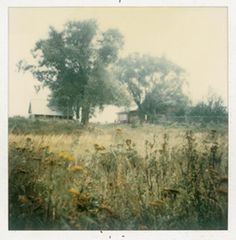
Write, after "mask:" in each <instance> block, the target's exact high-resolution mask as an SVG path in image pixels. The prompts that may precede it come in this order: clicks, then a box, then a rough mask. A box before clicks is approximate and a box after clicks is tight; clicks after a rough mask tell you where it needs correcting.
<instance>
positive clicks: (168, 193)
mask: <svg viewBox="0 0 236 240" xmlns="http://www.w3.org/2000/svg"><path fill="white" fill-rule="evenodd" d="M179 193H180V192H179V191H178V190H175V189H171V188H164V189H163V190H162V194H163V197H166V198H169V199H172V200H175V199H176V196H177V195H178V194H179Z"/></svg>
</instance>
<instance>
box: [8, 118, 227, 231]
mask: <svg viewBox="0 0 236 240" xmlns="http://www.w3.org/2000/svg"><path fill="white" fill-rule="evenodd" d="M39 126H40V127H39ZM46 129H48V130H47V131H46ZM227 197H228V129H227V125H226V124H224V125H214V124H212V125H208V126H207V127H201V125H192V126H191V125H175V124H172V125H168V126H163V125H150V124H143V125H142V126H138V127H132V126H130V125H114V124H113V125H89V126H88V127H87V128H83V129H82V128H81V127H80V125H78V124H77V123H76V122H73V121H46V120H44V121H42V120H37V121H32V120H25V119H10V120H9V228H10V229H12V230H13V229H61V230H95V229H99V230H108V229H109V230H167V229H172V230H174V229H175V230H181V229H182V230H186V229H192V230H194V229H227V213H228V211H227V210H228V209H227V208H228V198H227Z"/></svg>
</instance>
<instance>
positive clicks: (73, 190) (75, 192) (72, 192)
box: [68, 188, 80, 196]
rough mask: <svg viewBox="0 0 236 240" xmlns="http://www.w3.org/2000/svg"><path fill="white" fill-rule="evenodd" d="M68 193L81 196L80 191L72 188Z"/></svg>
mask: <svg viewBox="0 0 236 240" xmlns="http://www.w3.org/2000/svg"><path fill="white" fill-rule="evenodd" d="M68 192H69V193H71V194H72V195H74V196H79V195H80V193H79V191H77V190H76V189H75V188H70V189H69V190H68Z"/></svg>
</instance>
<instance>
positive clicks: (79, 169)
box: [69, 165, 83, 172]
mask: <svg viewBox="0 0 236 240" xmlns="http://www.w3.org/2000/svg"><path fill="white" fill-rule="evenodd" d="M69 170H70V171H72V172H80V171H82V170H83V167H82V166H79V165H76V166H72V167H70V168H69Z"/></svg>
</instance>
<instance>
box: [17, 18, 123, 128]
mask: <svg viewBox="0 0 236 240" xmlns="http://www.w3.org/2000/svg"><path fill="white" fill-rule="evenodd" d="M122 46H123V37H122V35H121V34H120V33H119V31H118V30H116V29H109V30H107V31H105V32H101V31H99V29H98V26H97V23H96V21H94V20H86V21H78V22H77V21H73V22H68V23H66V24H65V26H64V29H63V30H62V31H57V30H56V29H55V28H53V27H50V29H49V35H48V38H47V39H42V40H39V41H38V42H37V43H36V45H35V48H34V49H33V50H32V55H33V57H34V58H35V63H34V64H28V63H27V64H25V63H24V62H23V61H21V62H20V64H19V66H20V68H21V69H23V70H25V71H31V73H32V74H33V76H34V77H35V78H36V79H38V80H39V81H40V82H41V83H42V85H43V86H47V87H48V88H49V89H50V90H51V96H50V105H51V106H52V107H54V108H56V109H59V110H61V111H63V112H64V113H66V114H74V113H75V115H76V117H77V119H79V118H80V119H81V121H82V123H83V124H86V123H88V120H89V118H90V116H91V114H92V112H93V109H94V108H95V107H97V106H99V107H102V106H103V105H104V104H120V99H122V100H124V96H123V95H122V97H119V96H120V94H122V91H121V89H122V87H121V86H120V85H121V83H120V82H118V81H115V79H114V77H113V76H111V73H110V71H109V69H111V66H112V64H114V63H115V62H116V61H117V58H118V53H119V50H120V49H121V48H122ZM80 114H81V116H80Z"/></svg>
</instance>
